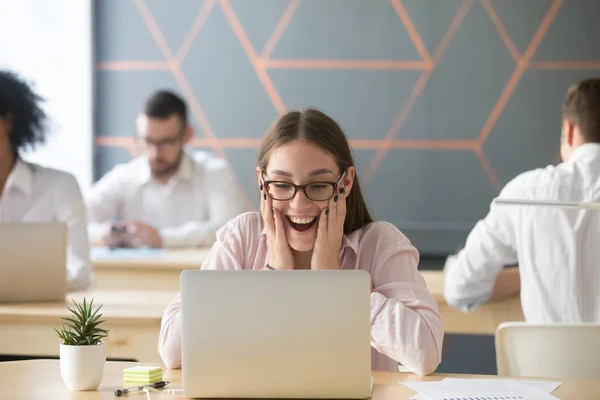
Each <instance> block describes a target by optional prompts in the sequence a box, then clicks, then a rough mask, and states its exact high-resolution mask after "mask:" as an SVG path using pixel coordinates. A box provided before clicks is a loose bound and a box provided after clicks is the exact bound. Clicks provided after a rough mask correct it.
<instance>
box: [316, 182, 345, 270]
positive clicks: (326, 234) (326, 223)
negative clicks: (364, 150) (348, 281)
mask: <svg viewBox="0 0 600 400" xmlns="http://www.w3.org/2000/svg"><path fill="white" fill-rule="evenodd" d="M345 219H346V194H345V190H344V188H343V187H342V188H339V190H337V191H336V192H335V194H334V196H333V197H332V198H331V199H330V200H329V203H328V205H327V207H326V208H325V209H323V210H322V211H321V215H320V217H319V226H318V230H317V239H316V241H315V246H314V249H313V255H312V260H311V269H339V268H340V259H339V257H340V249H341V247H342V239H343V237H344V221H345Z"/></svg>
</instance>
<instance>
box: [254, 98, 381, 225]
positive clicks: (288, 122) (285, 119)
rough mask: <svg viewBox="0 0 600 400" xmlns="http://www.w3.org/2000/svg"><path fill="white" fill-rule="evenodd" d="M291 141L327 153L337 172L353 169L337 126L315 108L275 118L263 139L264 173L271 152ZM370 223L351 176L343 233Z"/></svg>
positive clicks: (349, 151) (358, 188) (343, 137)
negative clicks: (333, 159) (298, 141)
mask: <svg viewBox="0 0 600 400" xmlns="http://www.w3.org/2000/svg"><path fill="white" fill-rule="evenodd" d="M294 140H304V141H306V142H309V143H312V144H314V145H316V146H319V147H320V148H322V149H323V150H325V151H327V152H328V153H330V154H331V155H332V156H333V157H334V158H335V162H336V164H337V166H338V168H339V169H340V171H345V170H346V169H348V167H351V166H352V167H353V166H354V159H353V158H352V151H351V150H350V146H349V145H348V140H347V139H346V135H344V132H343V131H342V129H341V128H340V127H339V125H338V124H337V123H336V122H335V121H334V120H333V119H331V118H330V117H329V116H327V115H326V114H324V113H323V112H321V111H319V110H316V109H310V108H309V109H305V110H301V111H289V112H287V113H286V114H284V115H282V116H281V117H279V118H278V119H277V120H276V121H275V122H274V123H273V125H271V127H270V128H269V130H268V131H267V133H266V135H265V137H264V138H263V141H262V145H261V147H260V153H259V156H258V166H259V168H260V169H261V170H263V171H265V170H266V168H267V164H268V163H269V156H270V154H271V152H272V151H273V150H274V149H276V148H278V147H280V146H283V145H285V144H287V143H289V142H292V141H294ZM370 222H373V219H372V218H371V215H370V214H369V210H368V209H367V206H366V204H365V199H364V197H363V194H362V191H361V189H360V183H359V181H358V176H357V175H356V174H355V177H354V182H353V185H352V190H351V191H350V193H349V194H348V197H347V198H346V219H345V221H344V234H346V235H347V234H349V233H351V232H354V231H355V230H357V229H360V228H362V227H364V226H365V225H367V224H369V223H370Z"/></svg>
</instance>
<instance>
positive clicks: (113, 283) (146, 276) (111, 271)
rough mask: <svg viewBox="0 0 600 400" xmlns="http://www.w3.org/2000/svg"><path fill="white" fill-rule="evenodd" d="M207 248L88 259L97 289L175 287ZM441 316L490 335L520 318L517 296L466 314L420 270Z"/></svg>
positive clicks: (447, 325) (467, 330) (460, 330)
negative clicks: (508, 322) (138, 255)
mask: <svg viewBox="0 0 600 400" xmlns="http://www.w3.org/2000/svg"><path fill="white" fill-rule="evenodd" d="M209 250H210V249H209V248H201V249H186V250H172V251H167V252H165V253H162V254H160V255H157V256H155V257H153V258H149V257H141V258H137V259H136V258H132V257H126V258H109V259H95V260H92V262H93V268H94V273H95V275H96V279H95V282H96V283H95V287H96V288H97V289H99V290H128V291H133V290H136V291H137V290H139V291H151V290H161V291H164V290H166V291H179V276H180V274H181V271H183V270H185V269H199V268H200V266H201V265H202V263H203V262H204V259H205V258H206V256H207V255H208V252H209ZM421 274H422V275H423V277H424V278H425V281H426V283H427V288H428V289H429V290H430V291H431V292H432V293H433V295H434V297H435V299H436V301H437V303H438V307H439V309H440V313H441V314H442V317H443V319H444V330H445V331H446V332H447V333H456V334H480V335H493V334H494V333H495V332H496V328H497V327H498V325H500V324H501V323H502V322H505V321H524V320H525V319H524V317H523V311H522V309H521V300H520V298H519V297H513V298H510V299H506V300H503V301H500V302H494V303H488V304H485V305H483V306H482V307H480V308H479V309H477V310H475V311H473V312H472V313H469V314H466V313H463V312H461V311H459V310H455V309H453V308H451V307H450V306H449V305H448V304H447V303H446V300H445V299H444V273H443V272H442V271H427V270H422V271H421Z"/></svg>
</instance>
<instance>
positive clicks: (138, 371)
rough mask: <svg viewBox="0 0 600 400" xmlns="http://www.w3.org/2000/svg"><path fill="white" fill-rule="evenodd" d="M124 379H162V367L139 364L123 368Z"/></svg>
mask: <svg viewBox="0 0 600 400" xmlns="http://www.w3.org/2000/svg"><path fill="white" fill-rule="evenodd" d="M123 381H125V382H130V383H131V382H133V383H140V384H144V383H154V382H160V381H162V368H161V367H147V366H137V367H131V368H126V369H124V370H123Z"/></svg>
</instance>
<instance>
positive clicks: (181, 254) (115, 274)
mask: <svg viewBox="0 0 600 400" xmlns="http://www.w3.org/2000/svg"><path fill="white" fill-rule="evenodd" d="M209 250H210V248H198V249H186V250H171V251H166V252H164V253H161V254H158V255H156V256H153V257H149V256H147V255H144V256H140V257H139V258H134V256H127V257H123V258H118V257H110V258H92V267H93V269H94V274H95V287H96V288H97V289H108V290H115V289H125V290H177V291H178V290H179V275H180V274H181V271H183V270H185V269H200V266H201V265H202V263H203V262H204V259H205V258H206V256H207V255H208V252H209Z"/></svg>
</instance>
